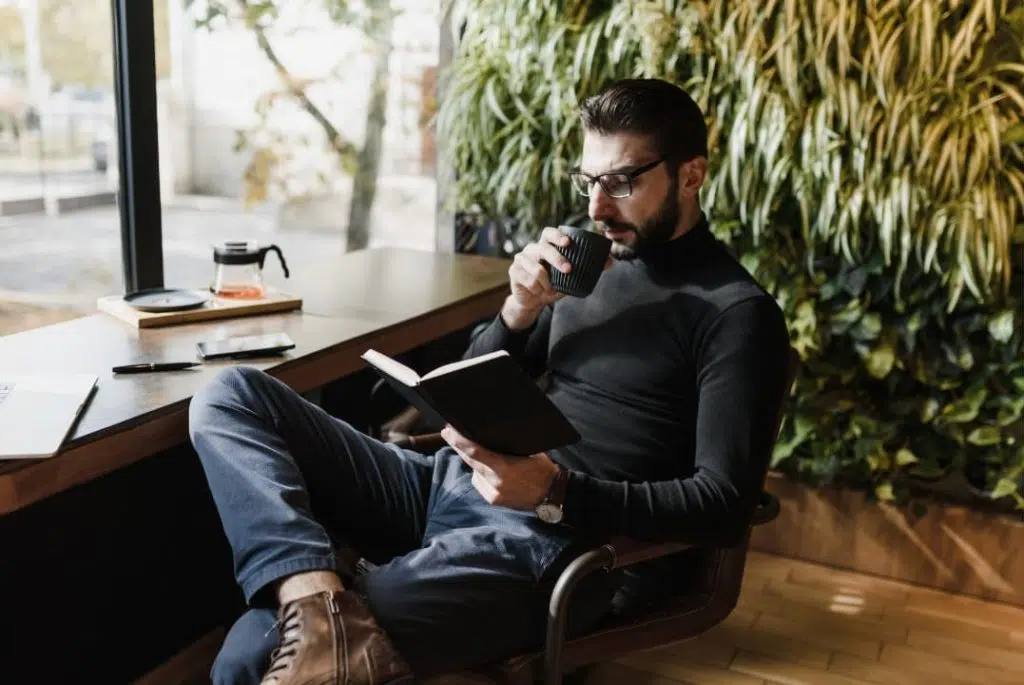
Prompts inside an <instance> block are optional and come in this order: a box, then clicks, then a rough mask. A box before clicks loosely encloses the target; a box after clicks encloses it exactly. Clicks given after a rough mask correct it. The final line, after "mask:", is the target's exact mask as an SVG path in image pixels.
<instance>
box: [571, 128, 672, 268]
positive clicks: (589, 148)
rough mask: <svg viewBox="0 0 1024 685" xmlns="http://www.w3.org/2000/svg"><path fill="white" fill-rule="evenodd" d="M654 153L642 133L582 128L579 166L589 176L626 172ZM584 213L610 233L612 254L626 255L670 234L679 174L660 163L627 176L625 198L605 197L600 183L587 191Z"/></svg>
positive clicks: (629, 256) (650, 159)
mask: <svg viewBox="0 0 1024 685" xmlns="http://www.w3.org/2000/svg"><path fill="white" fill-rule="evenodd" d="M658 158H659V155H658V154H657V152H656V151H655V150H654V149H653V148H652V147H651V145H650V143H649V142H648V140H647V138H646V137H645V136H642V135H639V134H635V133H613V134H609V135H602V134H599V133H594V132H591V131H588V132H586V135H585V137H584V139H583V159H582V160H581V162H580V170H581V171H583V172H584V173H586V174H589V175H591V176H595V177H596V176H598V175H600V174H606V173H609V172H622V171H632V170H633V169H635V168H637V167H641V166H644V165H645V164H649V163H651V162H654V161H656V160H657V159H658ZM589 214H590V218H591V220H593V221H594V222H595V223H596V224H597V225H598V227H599V228H601V229H602V230H603V231H604V234H605V235H606V236H607V237H608V238H610V239H611V240H612V242H613V244H612V256H613V257H615V258H616V259H632V258H634V257H636V256H637V255H639V254H643V253H644V252H646V251H648V250H650V249H651V248H656V247H657V246H659V245H662V244H664V243H666V242H668V241H669V240H671V239H672V236H673V235H674V234H675V231H676V228H677V226H678V224H679V214H680V208H679V179H678V177H677V176H676V174H675V173H673V172H672V171H671V170H670V169H669V168H668V167H667V164H666V163H665V162H662V163H661V164H658V165H657V166H655V167H654V168H652V169H650V170H649V171H646V172H644V173H643V174H641V175H640V176H638V177H636V178H634V179H633V192H632V194H631V195H630V196H629V197H623V198H615V197H611V196H610V195H609V194H608V193H607V192H605V190H604V188H602V187H601V184H600V183H595V184H593V186H592V187H591V191H590V207H589Z"/></svg>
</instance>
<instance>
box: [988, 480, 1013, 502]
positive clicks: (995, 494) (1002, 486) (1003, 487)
mask: <svg viewBox="0 0 1024 685" xmlns="http://www.w3.org/2000/svg"><path fill="white" fill-rule="evenodd" d="M1016 492H1017V484H1016V483H1014V482H1013V481H1012V480H1010V479H1009V478H1000V479H999V480H998V481H997V482H996V486H995V487H994V488H992V493H991V497H992V499H999V498H1000V497H1008V496H1010V495H1012V494H1014V493H1016Z"/></svg>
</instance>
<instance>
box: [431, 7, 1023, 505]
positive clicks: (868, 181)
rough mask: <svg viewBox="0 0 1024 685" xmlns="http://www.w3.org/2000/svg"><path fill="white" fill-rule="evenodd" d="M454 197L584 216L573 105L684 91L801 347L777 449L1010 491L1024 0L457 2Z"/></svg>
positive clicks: (816, 468) (738, 238)
mask: <svg viewBox="0 0 1024 685" xmlns="http://www.w3.org/2000/svg"><path fill="white" fill-rule="evenodd" d="M453 21H454V25H455V26H456V27H459V28H460V30H461V37H460V40H459V42H458V44H457V50H456V58H455V60H454V62H453V65H452V67H451V68H450V69H449V70H448V72H447V73H446V74H445V75H444V79H443V86H444V91H443V92H444V95H443V99H442V103H441V107H440V110H439V113H438V119H437V126H438V139H439V141H441V144H442V149H443V151H444V153H445V154H446V155H447V156H448V158H449V160H450V161H451V163H452V164H453V165H454V168H455V172H456V174H457V178H456V181H455V193H454V195H455V196H454V198H453V199H454V202H455V203H456V205H457V207H458V208H459V209H463V210H474V211H478V212H480V213H481V214H482V215H483V216H485V217H489V218H491V219H511V220H513V222H514V223H515V225H517V226H519V227H520V231H521V236H520V237H521V238H523V239H526V238H528V237H529V236H532V235H534V234H535V233H536V232H537V231H539V230H540V229H541V228H543V226H545V225H549V224H554V223H558V222H563V221H567V220H575V219H579V218H580V217H581V216H583V215H585V211H586V207H585V205H584V203H582V202H581V201H580V198H578V197H576V196H574V195H573V193H572V191H571V188H570V186H569V184H568V182H567V178H566V172H567V170H568V169H569V168H570V167H571V166H572V165H573V164H574V163H575V162H576V161H577V160H578V155H579V152H580V143H581V131H580V128H579V123H578V106H579V103H580V101H581V100H582V99H583V98H584V97H586V96H587V95H590V94H592V93H593V92H595V91H596V90H597V89H599V88H600V86H601V85H603V84H604V83H605V82H607V81H608V80H609V79H612V78H621V77H629V76H652V77H660V78H666V79H668V80H671V81H674V82H676V83H679V84H680V85H682V86H683V87H685V88H686V89H687V90H688V91H689V92H690V93H691V94H693V95H694V97H695V98H696V99H697V100H698V102H699V103H700V104H701V106H702V107H703V108H704V110H705V112H706V114H707V117H708V123H709V135H710V151H711V152H710V154H711V159H710V171H709V178H708V181H707V183H706V185H705V189H704V194H703V197H702V203H703V206H704V208H705V210H706V211H707V213H708V214H709V217H710V219H711V221H712V226H713V229H714V230H715V232H716V234H717V235H719V237H721V238H722V239H723V240H725V241H726V242H728V243H729V244H730V245H731V247H732V248H733V249H734V250H735V252H736V254H737V255H738V256H739V257H740V258H741V259H742V260H743V262H744V264H746V265H747V267H748V268H749V269H750V270H751V271H752V272H753V273H755V275H756V276H757V277H758V278H759V279H760V280H761V281H762V283H764V284H765V286H766V287H767V288H768V289H769V290H770V291H771V292H773V294H775V296H776V297H777V299H778V300H779V302H780V303H781V304H782V306H783V308H784V310H785V311H786V314H787V316H788V318H789V321H790V327H791V334H792V337H793V342H794V345H795V346H796V347H797V348H798V350H799V351H800V353H801V356H802V358H803V360H804V365H803V369H802V371H801V375H800V377H799V378H798V381H797V386H796V390H795V392H794V396H793V398H792V402H791V406H790V411H789V415H788V417H787V421H786V423H785V425H784V427H783V432H782V436H781V438H780V441H779V445H778V448H777V449H776V453H775V456H774V464H775V466H776V467H777V468H779V469H782V470H785V471H787V472H788V473H790V474H792V475H793V476H795V477H799V478H802V479H804V480H807V481H810V482H812V483H816V484H827V483H836V482H838V483H842V484H846V485H853V486H857V487H863V488H866V489H868V490H869V491H870V492H872V493H874V494H875V495H877V496H878V497H880V498H882V499H894V498H896V499H899V498H901V497H904V496H905V495H906V494H908V493H910V492H913V491H914V490H916V489H920V488H926V489H927V488H931V489H936V488H938V489H940V490H941V489H945V490H947V491H950V488H952V490H951V492H954V494H955V493H957V492H959V493H961V494H963V493H968V494H970V493H973V495H975V496H980V497H982V498H987V499H991V500H999V501H1000V502H1001V503H1003V504H1004V505H1009V506H1013V505H1014V504H1015V505H1016V506H1018V507H1021V508H1024V497H1022V496H1021V490H1022V485H1024V419H1022V410H1024V359H1022V350H1024V346H1022V333H1021V318H1022V312H1021V305H1022V297H1021V295H1022V288H1024V283H1022V279H1021V269H1022V266H1024V254H1022V251H1024V123H1022V118H1024V59H1022V56H1024V47H1022V38H1021V37H1022V36H1024V9H1022V7H1021V3H1020V2H1019V1H1017V0H1013V1H1011V0H971V1H969V2H966V1H957V0H889V1H887V2H883V1H881V0H816V1H815V0H774V1H773V0H740V1H736V0H734V1H732V2H726V1H725V0H708V1H707V2H679V1H673V0H655V1H619V2H589V1H586V0H578V1H572V0H561V1H556V0H527V1H526V2H522V3H507V2H499V1H498V0H457V1H456V2H454V4H453Z"/></svg>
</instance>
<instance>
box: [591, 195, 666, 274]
mask: <svg viewBox="0 0 1024 685" xmlns="http://www.w3.org/2000/svg"><path fill="white" fill-rule="evenodd" d="M677 186H678V181H675V180H673V183H672V184H671V186H670V187H669V189H668V193H666V194H665V199H664V200H663V201H662V203H661V206H660V207H658V211H657V212H655V213H654V216H652V217H649V218H647V219H644V220H643V221H642V222H641V223H640V225H639V226H637V225H635V224H631V223H629V222H627V221H616V220H614V219H609V220H607V221H604V222H603V223H604V225H605V226H607V227H608V228H610V229H613V230H616V231H628V232H630V233H632V234H633V240H632V243H631V244H626V243H625V242H622V241H620V240H615V241H614V242H612V257H613V258H614V259H621V260H629V259H636V258H637V257H642V256H644V255H645V254H649V253H650V252H651V251H652V250H655V249H657V248H658V247H660V246H662V245H664V244H665V243H667V242H668V241H670V240H671V239H672V236H673V235H674V234H675V232H676V227H677V226H678V225H679V214H680V210H679V198H678V197H677V194H678V193H677V192H676V191H677Z"/></svg>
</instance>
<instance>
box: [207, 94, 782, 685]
mask: <svg viewBox="0 0 1024 685" xmlns="http://www.w3.org/2000/svg"><path fill="white" fill-rule="evenodd" d="M581 117H582V126H583V131H584V142H583V153H582V158H581V160H580V166H579V168H577V169H574V170H573V171H572V173H571V174H570V181H571V183H572V184H573V186H574V187H575V188H576V190H577V191H578V192H579V193H580V194H581V195H583V196H585V197H587V198H588V200H589V215H590V218H591V219H592V220H593V222H594V224H595V226H596V227H597V228H598V229H599V230H601V231H603V232H604V234H605V235H606V236H607V237H608V238H610V239H611V240H612V241H613V243H614V245H613V247H612V252H611V260H610V263H609V265H608V266H607V268H606V270H605V271H604V273H603V274H602V275H601V277H600V279H599V280H598V283H597V286H596V288H595V289H594V291H593V292H592V293H591V294H590V295H589V296H587V297H583V298H579V297H566V296H564V295H562V294H561V293H558V292H556V291H555V290H554V289H553V288H552V287H551V281H550V277H549V271H548V269H549V268H551V269H560V270H563V271H568V270H570V269H571V266H570V265H569V263H568V262H567V260H566V259H565V258H564V257H563V256H562V253H561V252H560V251H559V250H558V247H559V246H564V245H566V244H567V241H568V240H569V238H568V237H567V236H566V235H564V234H563V233H561V232H559V231H558V230H556V229H555V228H552V227H548V228H545V229H544V230H543V232H542V233H541V235H540V237H539V239H538V241H537V242H535V243H532V244H530V245H529V246H527V247H526V248H524V249H523V250H522V251H521V252H520V253H519V254H517V255H516V257H515V259H514V261H513V263H512V265H511V267H510V268H509V280H510V285H511V294H510V295H509V296H508V298H507V299H506V301H505V303H504V305H503V306H502V308H501V311H500V312H499V313H498V315H496V316H495V318H494V319H493V321H491V322H490V324H489V325H488V326H487V328H485V329H484V330H483V331H482V332H481V333H480V334H479V335H477V336H476V337H475V338H474V339H473V340H472V342H471V344H470V346H469V349H467V351H466V356H467V357H468V356H476V355H480V354H484V353H487V352H492V351H495V350H499V349H504V350H507V351H508V352H509V353H510V354H511V355H513V357H514V358H516V359H517V360H518V361H519V362H520V363H521V364H522V365H523V367H524V368H526V369H527V370H528V371H530V372H531V373H533V374H535V375H540V374H541V373H545V372H546V374H547V377H548V388H547V393H548V396H549V397H550V398H551V400H552V401H553V402H554V403H555V405H556V406H557V407H558V408H559V409H560V410H561V411H562V413H563V414H565V416H566V417H567V418H568V419H569V421H570V422H571V423H572V424H573V425H574V426H575V427H576V429H577V430H578V432H579V433H580V435H581V436H582V439H581V440H580V441H579V442H577V443H575V444H573V445H570V446H567V447H564V448H560V449H557V450H552V451H551V452H550V453H541V454H536V455H532V456H531V457H528V458H523V457H508V456H505V455H501V454H496V453H494V452H491V451H489V450H487V449H485V448H484V447H482V446H480V445H476V444H474V443H472V442H471V441H469V440H467V439H466V438H465V437H464V436H461V435H459V434H458V433H457V432H456V431H454V430H453V429H452V428H451V427H445V429H444V431H443V436H444V438H445V440H446V442H447V443H448V445H447V446H446V447H444V448H443V449H441V450H440V451H438V452H437V453H435V454H432V455H421V454H417V453H415V452H412V451H406V450H403V449H400V448H398V447H396V446H394V445H389V444H384V443H381V442H379V441H377V440H374V439H371V438H369V437H367V436H366V435H363V434H362V433H360V432H359V431H357V430H355V429H354V428H353V427H351V426H350V425H348V424H347V423H345V422H344V421H341V420H339V419H337V418H334V417H332V416H329V415H328V414H327V413H326V412H324V411H323V410H322V409H320V408H319V407H317V406H315V405H314V404H312V403H310V402H307V401H306V400H305V399H303V398H302V397H300V396H299V395H298V394H296V393H295V392H293V391H292V390H291V389H289V388H288V387H287V386H285V385H284V384H283V383H281V382H279V381H277V380H275V379H274V378H272V377H270V376H269V375H267V374H264V373H261V372H259V371H256V370H253V369H250V368H244V367H236V368H232V369H228V370H225V371H224V372H223V373H222V374H220V375H218V376H217V377H216V379H215V380H214V381H212V382H211V383H210V384H209V385H208V386H207V387H205V388H204V389H203V390H202V391H201V392H200V393H199V394H197V396H196V397H195V398H194V399H193V400H192V403H191V407H190V417H189V418H190V430H191V437H192V442H193V445H194V446H195V449H196V451H197V453H198V454H199V457H200V460H201V462H202V465H203V468H204V470H205V473H206V476H207V479H208V482H209V485H210V489H211V492H212V493H213V497H214V500H215V502H216V505H217V508H218V512H219V514H220V517H221V521H222V524H223V527H224V530H225V533H226V535H227V539H228V542H229V543H230V545H231V548H232V550H233V553H234V563H235V574H236V578H237V581H238V583H239V585H240V586H241V588H242V591H243V593H244V595H245V598H246V600H247V601H248V603H249V605H250V607H251V608H250V610H249V611H248V612H247V613H246V614H245V615H243V616H242V617H241V618H240V619H239V620H238V622H237V623H236V624H235V626H234V627H233V628H232V630H231V632H230V633H229V635H228V637H227V639H226V641H225V644H224V646H223V647H222V649H221V652H220V654H219V655H218V658H217V661H216V662H215V664H214V667H213V673H212V677H213V682H214V684H215V685H226V684H228V683H252V684H254V683H258V682H262V683H264V684H265V685H270V684H272V683H274V684H277V685H312V684H314V683H316V684H320V683H337V684H339V685H341V684H342V683H345V684H348V685H394V684H396V683H408V682H414V679H415V678H420V677H427V676H430V675H433V674H436V673H441V672H451V671H458V670H463V669H467V668H473V667H476V666H481V665H485V664H488V663H492V662H494V661H495V660H498V659H501V658H505V657H508V656H512V655H514V654H516V653H519V652H522V651H524V650H527V649H531V648H536V647H537V646H538V645H540V644H542V643H543V630H544V625H545V620H546V608H547V600H548V598H549V596H550V593H551V589H552V586H553V583H554V581H555V580H556V578H557V574H558V573H559V572H560V571H561V570H562V569H563V568H564V567H565V565H566V564H567V563H568V561H569V560H570V559H571V558H572V556H573V555H575V554H577V553H579V552H580V551H581V550H582V549H585V548H587V547H590V546H593V545H595V544H599V543H601V542H602V541H604V540H607V539H608V538H610V537H612V536H618V535H626V536H630V537H633V538H636V539H641V540H662V541H668V540H678V541H686V542H690V543H693V544H694V545H700V546H725V545H732V544H735V543H737V542H739V541H740V540H742V539H743V536H744V535H745V532H746V530H747V527H748V526H749V523H750V520H751V516H752V513H753V511H754V509H755V507H756V503H757V501H758V498H759V494H760V490H761V487H762V485H763V479H764V475H765V471H766V469H767V465H768V460H769V455H770V454H771V449H772V444H773V441H774V438H775V436H774V435H773V430H774V426H775V420H776V416H777V413H778V409H779V407H778V404H779V398H781V397H782V395H783V385H784V384H785V380H786V375H787V374H786V366H787V359H788V352H789V339H788V333H787V328H786V323H785V321H784V318H783V316H782V313H781V311H780V310H779V308H778V306H777V304H776V303H775V301H774V299H773V298H772V297H771V296H770V295H769V294H768V293H766V292H765V291H764V290H763V289H762V288H761V287H760V286H759V285H758V284H757V282H756V281H755V280H754V279H753V278H752V277H751V275H750V274H749V273H747V272H746V271H745V270H744V269H743V267H742V266H741V265H740V264H739V263H738V262H737V261H736V260H735V259H734V258H733V257H732V256H731V255H730V254H729V252H728V251H727V250H726V248H725V247H724V246H723V245H722V244H721V243H719V241H718V240H716V238H715V237H714V235H713V234H712V232H711V231H710V229H709V226H708V221H707V217H706V216H705V214H704V212H703V211H702V209H701V206H700V202H699V191H700V188H701V185H702V183H703V182H704V178H705V174H706V172H707V156H708V150H707V130H706V126H705V122H704V118H703V115H702V113H701V111H700V109H699V107H698V106H697V105H696V103H695V102H694V101H693V100H692V99H691V98H690V97H689V95H687V94H686V93H685V92H684V91H683V90H681V89H680V88H678V87H676V86H674V85H672V84H670V83H667V82H664V81H660V80H626V81H619V82H615V83H612V84H610V85H609V86H607V87H606V88H605V89H604V90H602V91H601V92H600V93H598V94H596V95H594V96H592V97H590V98H589V99H587V100H586V101H585V102H584V103H583V105H582V112H581ZM523 182H524V183H528V182H529V179H523ZM487 392H488V390H486V389H483V388H481V390H480V401H481V402H486V401H487V399H486V398H487V395H486V393H487ZM339 543H344V544H345V545H346V546H349V547H352V548H354V549H355V550H357V551H358V553H359V554H360V555H361V556H362V557H363V558H365V559H367V560H368V561H369V562H372V566H371V567H369V570H367V571H365V572H363V573H359V574H354V575H353V574H349V573H347V572H346V569H345V566H344V564H342V563H341V562H340V561H339V559H338V557H337V553H336V548H337V546H338V544H339ZM687 562H688V558H687V557H686V556H685V555H681V556H677V557H670V558H667V559H663V560H659V561H657V562H649V563H647V564H644V565H641V566H640V567H639V568H637V569H636V570H635V571H631V572H630V573H628V574H598V575H597V576H595V578H594V579H593V580H592V581H591V582H590V583H589V584H585V585H584V586H583V587H582V588H581V590H580V591H579V592H578V593H577V595H576V597H575V601H574V603H573V606H572V610H571V614H570V631H572V632H578V631H580V630H585V629H587V628H589V627H591V626H593V625H594V624H595V623H596V622H597V621H599V620H600V619H601V618H602V617H603V616H605V615H607V614H608V613H609V612H612V611H628V610H631V609H632V608H635V607H637V606H639V605H643V604H645V603H648V602H652V601H656V600H657V599H658V598H659V597H663V596H664V595H665V594H666V593H672V592H679V591H681V590H685V587H680V585H681V584H682V583H684V582H685V581H684V580H683V579H684V578H685V577H686V575H685V571H686V568H685V567H686V564H687Z"/></svg>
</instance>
